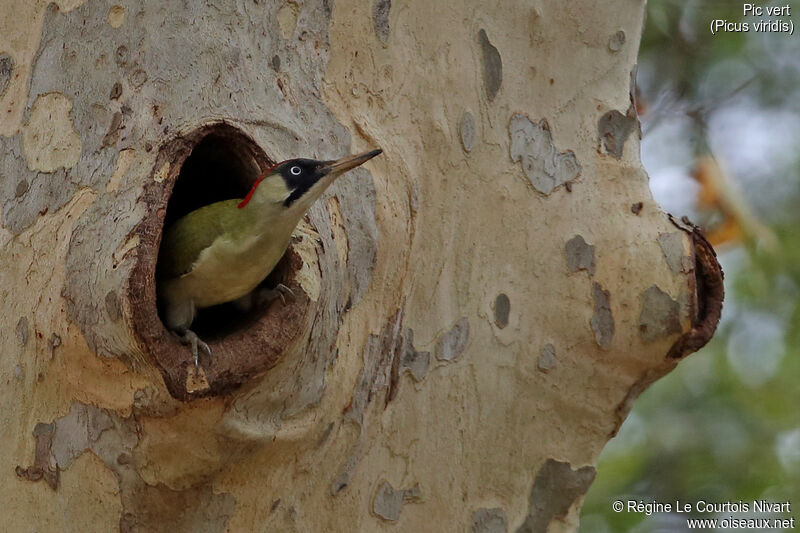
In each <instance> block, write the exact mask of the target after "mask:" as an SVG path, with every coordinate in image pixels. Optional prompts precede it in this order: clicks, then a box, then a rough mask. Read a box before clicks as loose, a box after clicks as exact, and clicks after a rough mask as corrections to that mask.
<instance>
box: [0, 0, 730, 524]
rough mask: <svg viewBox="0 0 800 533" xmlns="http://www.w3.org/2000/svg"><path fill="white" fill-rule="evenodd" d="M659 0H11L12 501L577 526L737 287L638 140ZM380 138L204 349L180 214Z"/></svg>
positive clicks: (6, 48)
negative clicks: (185, 315)
mask: <svg viewBox="0 0 800 533" xmlns="http://www.w3.org/2000/svg"><path fill="white" fill-rule="evenodd" d="M643 9H644V6H643V3H642V4H637V3H631V2H622V1H614V2H610V3H609V2H604V3H596V2H591V1H589V0H581V1H577V2H567V3H547V2H534V3H531V2H525V1H519V2H515V3H513V5H509V4H507V3H505V4H502V5H501V4H496V5H495V4H493V3H486V2H477V3H476V2H466V1H459V0H447V1H444V0H442V1H439V2H430V1H424V0H409V1H407V2H402V3H400V2H397V1H395V2H391V1H389V0H375V1H374V2H370V3H367V2H363V1H357V0H336V1H335V2H333V1H331V0H312V1H307V2H294V1H287V2H269V1H252V0H250V1H237V2H230V1H223V0H212V1H210V2H201V3H192V2H188V3H186V2H177V1H169V2H163V1H159V2H156V1H144V2H130V3H120V4H113V3H110V2H105V1H102V0H100V1H92V2H82V1H81V0H63V1H59V2H56V3H52V4H45V3H44V2H29V1H27V0H24V1H23V0H10V1H7V2H4V3H2V5H0V158H1V159H0V209H1V210H2V212H1V217H2V218H0V250H2V253H0V328H2V330H3V331H4V334H3V335H0V353H2V357H0V378H2V379H3V381H4V383H5V386H4V387H3V389H2V391H0V411H2V413H3V431H2V432H0V451H2V453H0V508H2V509H3V512H4V516H3V521H4V524H5V527H6V529H7V530H9V531H27V530H30V529H36V530H38V531H56V530H57V531H81V532H85V531H110V530H114V529H115V528H117V527H118V528H119V529H120V530H121V531H209V532H212V531H214V532H216V531H219V532H222V531H281V532H283V531H443V532H445V531H447V532H449V531H468V530H472V531H477V532H499V531H545V530H546V529H548V528H549V530H550V531H554V530H571V529H574V528H575V526H576V523H577V513H578V510H579V506H580V502H581V501H582V498H583V494H584V493H585V491H586V490H587V488H588V487H589V485H590V484H591V482H592V480H593V479H594V475H595V473H594V464H595V463H596V460H597V457H598V455H599V453H600V451H601V450H602V448H603V446H604V444H605V443H606V442H607V441H608V439H609V438H610V437H611V436H613V435H614V434H615V433H616V431H617V430H618V428H619V425H620V424H621V423H622V421H623V420H624V418H625V416H626V415H627V412H628V410H629V409H630V406H631V403H632V401H633V400H634V399H635V398H636V396H637V395H638V394H639V393H640V392H641V391H642V390H644V388H646V387H647V386H648V385H649V384H650V383H652V382H653V381H654V380H656V379H658V378H659V377H660V376H662V375H664V374H665V373H667V372H669V371H670V370H671V369H672V368H673V367H674V365H676V364H678V361H679V360H680V359H681V358H682V357H683V356H685V355H686V354H687V353H689V352H691V351H693V350H695V349H697V348H698V347H699V346H701V345H702V344H703V343H704V342H705V341H706V340H707V339H708V338H709V337H710V335H711V334H713V330H714V327H715V325H716V320H717V319H718V316H719V308H720V305H721V298H722V295H721V285H720V284H719V281H720V278H721V273H720V272H719V271H718V268H717V267H718V265H717V264H716V261H715V259H714V256H713V250H711V249H710V247H708V246H707V244H706V243H705V241H704V240H703V239H702V236H701V235H699V234H698V233H697V232H696V231H695V230H694V229H693V228H691V227H688V226H686V225H685V224H681V223H673V222H672V221H670V220H669V219H668V218H667V217H666V215H665V214H664V213H663V212H661V211H660V210H659V209H658V207H657V206H656V204H655V203H654V202H653V199H652V197H651V195H650V192H649V190H648V186H647V176H646V175H645V173H644V171H643V169H642V168H641V164H640V161H639V131H638V122H637V119H636V116H635V107H634V106H633V102H632V93H633V91H632V88H631V80H632V79H633V76H632V72H633V71H634V70H635V65H636V53H637V47H638V42H639V37H640V33H641V24H642V17H643ZM374 147H380V148H382V149H383V150H384V154H383V155H382V156H381V157H380V158H377V159H374V160H373V161H371V162H370V163H368V164H367V165H366V166H365V168H361V169H358V170H356V171H354V172H352V173H351V174H349V175H348V176H347V177H345V178H342V179H340V180H339V181H338V182H337V183H336V184H335V185H334V186H333V187H331V189H330V190H329V191H328V192H327V193H326V195H325V196H324V197H323V198H322V199H321V200H320V201H318V202H317V203H316V204H315V206H314V207H313V208H312V209H311V211H310V212H309V214H308V217H307V219H306V221H304V223H303V224H301V226H300V227H299V228H298V231H297V232H296V235H295V238H294V241H293V244H292V247H291V250H290V252H289V253H288V254H287V257H286V258H285V260H284V262H283V263H282V264H281V266H280V268H279V269H278V271H277V272H275V274H274V275H273V276H271V278H270V280H269V281H270V283H275V282H277V281H280V280H282V281H284V282H285V283H287V284H289V285H290V286H291V287H292V289H293V290H294V292H295V293H296V296H297V297H296V298H295V299H293V300H291V301H290V302H288V303H287V304H286V305H285V306H284V305H282V304H281V303H280V302H273V303H272V304H270V305H268V306H262V307H259V306H256V307H254V308H252V309H250V310H246V311H241V310H236V309H233V308H228V309H224V310H222V311H220V312H218V313H216V314H214V312H209V313H208V314H206V315H205V317H204V318H202V320H205V325H202V326H201V327H204V328H207V329H206V331H207V332H208V335H209V338H208V340H209V342H210V344H211V345H212V349H213V351H214V354H215V356H214V357H212V358H211V359H206V360H203V361H202V368H201V372H200V375H199V376H197V377H195V376H194V374H193V372H192V371H191V368H190V364H191V363H190V360H191V356H190V354H189V351H188V349H187V347H185V346H182V345H181V344H180V343H179V342H178V341H177V340H176V339H175V338H174V337H173V336H171V335H170V334H169V333H168V332H167V331H166V330H165V329H164V328H163V325H162V324H161V321H160V319H159V317H158V309H157V305H156V301H155V278H154V275H155V271H156V268H157V267H156V265H157V258H158V248H159V244H160V240H161V232H162V230H163V228H164V224H165V223H169V220H170V219H172V218H174V217H175V216H176V214H180V212H184V211H185V210H187V209H191V208H192V207H193V206H197V205H202V204H203V203H205V202H209V201H214V200H215V199H222V198H223V197H236V196H237V195H242V194H243V193H242V191H246V190H247V188H248V187H249V186H250V184H252V182H253V180H255V178H256V177H257V176H258V174H259V172H260V171H261V170H262V169H264V168H265V167H266V166H267V165H269V164H270V162H273V161H277V160H281V159H284V158H288V157H293V156H302V157H316V158H333V157H337V156H341V155H344V154H347V153H353V152H356V151H360V150H366V149H370V148H374ZM237 313H239V314H237Z"/></svg>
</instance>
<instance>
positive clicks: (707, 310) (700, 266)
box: [609, 215, 725, 438]
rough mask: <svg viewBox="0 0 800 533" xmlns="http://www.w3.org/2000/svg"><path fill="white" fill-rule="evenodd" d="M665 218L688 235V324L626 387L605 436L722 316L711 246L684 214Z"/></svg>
mask: <svg viewBox="0 0 800 533" xmlns="http://www.w3.org/2000/svg"><path fill="white" fill-rule="evenodd" d="M669 220H670V222H672V224H674V225H675V227H677V228H678V229H680V230H681V231H684V232H686V233H687V234H688V235H689V236H690V237H691V239H692V251H693V253H694V265H695V268H694V276H689V279H688V285H689V294H690V297H691V298H692V301H691V303H690V305H691V318H692V327H691V329H689V331H687V332H686V333H684V334H683V335H681V336H680V337H679V338H678V340H677V341H675V343H674V344H673V345H672V347H670V349H669V351H668V352H667V354H666V356H665V358H664V361H663V363H661V364H660V365H658V366H657V367H654V368H651V369H649V370H648V371H647V372H645V373H644V374H643V375H642V376H641V377H640V378H639V379H638V380H637V381H636V382H635V383H634V384H633V385H632V386H631V388H630V389H629V390H628V393H627V394H626V395H625V398H624V399H623V400H622V402H620V404H619V405H618V406H617V409H616V419H617V421H616V423H615V424H614V428H613V429H612V430H611V433H610V434H609V438H612V437H614V436H616V434H617V432H619V428H620V427H622V423H623V422H624V421H625V418H626V417H627V416H628V413H629V412H630V410H631V408H632V407H633V402H634V401H635V400H636V398H638V397H639V395H640V394H641V393H642V392H644V391H645V390H646V389H647V388H648V387H649V386H650V385H652V384H653V383H655V382H656V381H658V380H659V379H661V378H662V377H664V376H665V375H667V374H668V373H670V372H671V371H672V370H673V369H674V368H675V367H676V366H677V365H678V362H679V361H680V359H682V358H684V357H686V356H687V355H689V354H691V353H694V352H696V351H698V350H699V349H700V348H702V347H703V346H705V345H706V344H707V343H708V341H709V340H711V337H713V336H714V333H715V332H716V331H717V325H718V324H719V320H720V317H721V316H722V302H723V300H724V298H725V286H724V284H723V279H724V273H723V272H722V267H721V266H720V264H719V262H718V261H717V254H716V252H715V251H714V248H713V247H712V246H711V244H710V243H709V242H708V241H707V240H706V238H705V237H704V236H703V233H702V231H701V230H700V228H698V227H697V226H695V225H694V224H692V223H691V222H689V221H688V220H687V219H686V218H685V217H684V219H682V220H681V221H677V220H675V218H674V217H673V216H672V215H669Z"/></svg>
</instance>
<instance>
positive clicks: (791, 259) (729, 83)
mask: <svg viewBox="0 0 800 533" xmlns="http://www.w3.org/2000/svg"><path fill="white" fill-rule="evenodd" d="M751 1H752V2H753V3H755V4H756V5H758V6H761V7H762V8H764V6H767V5H770V6H773V5H779V6H785V5H789V6H790V8H791V10H792V11H791V15H792V16H778V17H772V18H770V17H768V16H766V9H765V11H764V15H763V16H760V17H759V16H744V15H743V4H744V3H743V2H741V1H738V0H737V1H731V0H694V1H692V0H688V1H687V0H650V1H649V2H648V8H647V19H646V21H645V32H644V36H643V39H642V45H641V51H640V56H639V70H638V76H637V79H638V86H639V94H638V108H639V113H640V119H641V122H642V131H643V138H642V160H643V164H644V167H645V169H646V170H647V172H648V174H649V175H650V187H651V189H652V191H653V195H654V197H655V199H656V201H657V202H659V203H660V205H661V206H662V208H663V209H664V210H665V211H667V212H670V213H672V214H674V215H676V216H677V217H681V216H683V215H686V216H688V217H689V218H690V219H691V220H692V221H693V222H695V223H696V224H698V225H700V226H701V227H703V228H704V229H705V232H706V236H707V237H708V238H709V240H710V241H711V243H712V244H713V245H714V248H715V249H716V250H717V253H718V255H719V260H720V263H721V264H722V267H723V270H724V271H725V292H726V297H725V303H724V307H723V312H722V321H721V322H720V325H719V328H718V330H717V333H716V335H715V337H714V338H713V339H712V341H711V342H710V343H709V344H708V345H707V346H706V347H705V348H703V349H702V350H701V351H699V352H697V353H695V354H693V355H690V356H689V357H688V358H687V359H686V360H684V361H683V362H681V363H680V365H678V368H677V369H676V370H675V371H673V372H672V373H671V374H669V375H667V376H666V377H665V378H663V379H661V380H660V381H658V382H657V383H656V384H655V385H653V386H652V387H651V388H650V389H648V390H647V391H646V392H645V393H644V394H642V396H641V397H640V398H639V400H638V401H637V402H636V403H635V406H634V409H633V411H632V412H631V413H630V415H629V416H628V419H627V420H626V421H625V423H624V425H623V426H622V428H621V430H620V432H619V434H618V435H617V437H615V438H614V439H613V440H611V442H609V444H608V445H607V446H606V448H605V450H604V451H603V454H602V456H601V458H600V463H599V468H598V475H597V478H596V481H595V482H594V485H593V486H592V488H591V489H590V491H589V493H588V495H587V497H586V500H585V503H584V506H583V511H582V513H581V526H580V531H581V532H582V533H594V532H601V533H602V532H618V531H620V532H622V531H624V532H628V531H633V532H654V531H685V530H687V529H686V521H685V518H686V515H677V514H664V513H659V514H654V515H652V516H649V517H647V516H645V515H644V514H638V513H628V512H621V513H615V512H614V511H613V510H612V508H611V504H612V502H613V501H614V500H617V499H622V500H628V499H634V500H640V499H641V500H644V501H645V502H651V501H653V500H655V501H658V502H675V501H676V500H681V501H682V502H692V503H694V502H697V501H698V500H705V501H707V502H711V501H713V502H725V501H734V502H737V501H739V500H743V501H745V502H752V500H758V499H767V500H770V501H773V502H784V501H787V500H788V501H791V502H792V504H793V505H792V509H791V513H789V514H788V515H783V516H786V517H789V516H794V517H795V519H796V525H795V527H797V528H800V306H799V305H798V302H800V35H797V34H795V35H790V34H789V33H760V32H756V31H754V30H753V27H752V25H753V23H756V22H758V21H759V20H765V21H769V20H779V19H780V20H783V21H785V22H788V21H790V20H793V21H796V22H800V1H796V0H792V1H789V2H786V0H784V1H783V2H769V3H763V2H758V1H756V0H751ZM795 9H797V10H798V11H797V12H795V11H794V10H795ZM716 19H723V20H727V21H729V22H734V23H741V22H748V23H749V24H750V31H749V32H730V33H718V34H717V35H712V34H711V31H710V28H709V24H710V22H711V21H712V20H716ZM695 516H698V517H701V518H714V517H715V516H714V515H713V514H697V513H695ZM727 516H732V515H731V513H723V514H721V515H719V516H717V518H724V517H727ZM733 516H735V517H736V518H747V517H752V516H767V515H758V514H757V513H749V514H745V513H737V514H734V515H733ZM776 516H781V515H780V514H779V515H776Z"/></svg>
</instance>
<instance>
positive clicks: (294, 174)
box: [289, 167, 302, 176]
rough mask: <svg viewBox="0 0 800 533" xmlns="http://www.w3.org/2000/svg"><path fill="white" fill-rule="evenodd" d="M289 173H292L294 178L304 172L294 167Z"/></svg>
mask: <svg viewBox="0 0 800 533" xmlns="http://www.w3.org/2000/svg"><path fill="white" fill-rule="evenodd" d="M289 172H291V173H292V176H299V175H300V172H302V170H300V167H292V168H290V169H289Z"/></svg>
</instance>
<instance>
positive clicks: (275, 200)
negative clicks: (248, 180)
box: [158, 150, 381, 369]
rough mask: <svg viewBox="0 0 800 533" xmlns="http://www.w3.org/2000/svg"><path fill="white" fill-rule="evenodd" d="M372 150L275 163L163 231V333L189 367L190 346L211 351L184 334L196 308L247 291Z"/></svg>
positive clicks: (160, 273)
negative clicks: (180, 347) (236, 195)
mask: <svg viewBox="0 0 800 533" xmlns="http://www.w3.org/2000/svg"><path fill="white" fill-rule="evenodd" d="M380 153H381V150H372V151H370V152H364V153H362V154H358V155H354V156H349V157H344V158H342V159H338V160H336V161H315V160H313V159H290V160H288V161H284V162H282V163H278V164H277V165H274V166H273V167H271V168H269V169H267V170H266V171H265V172H264V173H263V174H261V176H259V178H258V179H257V180H256V182H255V184H254V185H253V188H252V189H251V190H250V192H249V193H248V194H247V196H245V197H244V199H234V200H224V201H221V202H216V203H213V204H211V205H207V206H204V207H201V208H200V209H197V210H195V211H192V212H190V213H188V214H187V215H185V216H183V217H182V218H180V219H179V220H178V221H177V222H175V224H173V225H172V226H171V227H170V228H169V229H167V231H166V233H165V234H164V238H163V241H162V245H161V251H160V253H159V260H158V261H159V264H158V276H159V280H158V298H159V304H160V306H161V315H162V319H163V321H164V323H165V325H166V326H167V328H168V329H170V330H172V331H173V332H175V333H176V334H177V335H178V336H179V337H180V338H181V341H182V342H183V343H184V344H188V345H190V346H191V349H192V356H193V357H194V364H195V369H197V368H198V365H199V362H198V361H199V360H198V353H197V349H198V346H200V347H201V348H202V349H203V350H204V351H205V352H206V353H207V354H209V355H210V354H211V350H210V349H209V347H208V345H207V344H206V343H205V342H203V341H202V340H200V339H199V338H198V337H197V335H196V334H195V333H194V332H193V331H192V330H191V329H189V328H190V327H191V325H192V322H193V321H194V318H195V314H196V313H197V309H202V308H204V307H210V306H212V305H217V304H221V303H225V302H231V301H234V300H237V299H239V298H242V297H244V296H246V295H248V294H249V293H250V292H251V291H253V289H255V288H256V287H257V286H258V284H259V283H261V282H262V281H263V280H264V278H266V277H267V275H268V274H269V273H270V272H271V271H272V269H273V268H274V267H275V265H276V264H277V263H278V261H279V260H280V259H281V257H282V256H283V254H284V252H285V251H286V248H287V247H288V246H289V242H290V240H291V237H292V232H293V231H294V228H295V227H296V226H297V224H298V223H299V222H300V219H301V218H302V217H303V215H304V214H305V213H306V211H307V210H308V209H309V207H311V204H313V203H314V201H315V200H316V199H317V198H319V197H320V196H321V195H322V193H323V192H324V191H325V189H327V188H328V187H329V186H330V184H331V183H333V181H334V180H335V179H336V178H337V177H338V176H341V175H342V174H344V173H345V172H347V171H348V170H350V169H352V168H355V167H357V166H359V165H361V164H362V163H364V162H366V161H368V160H370V159H372V158H373V157H375V156H376V155H378V154H380ZM278 289H279V290H288V289H287V288H286V287H282V286H279V287H278ZM281 297H282V295H281Z"/></svg>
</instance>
